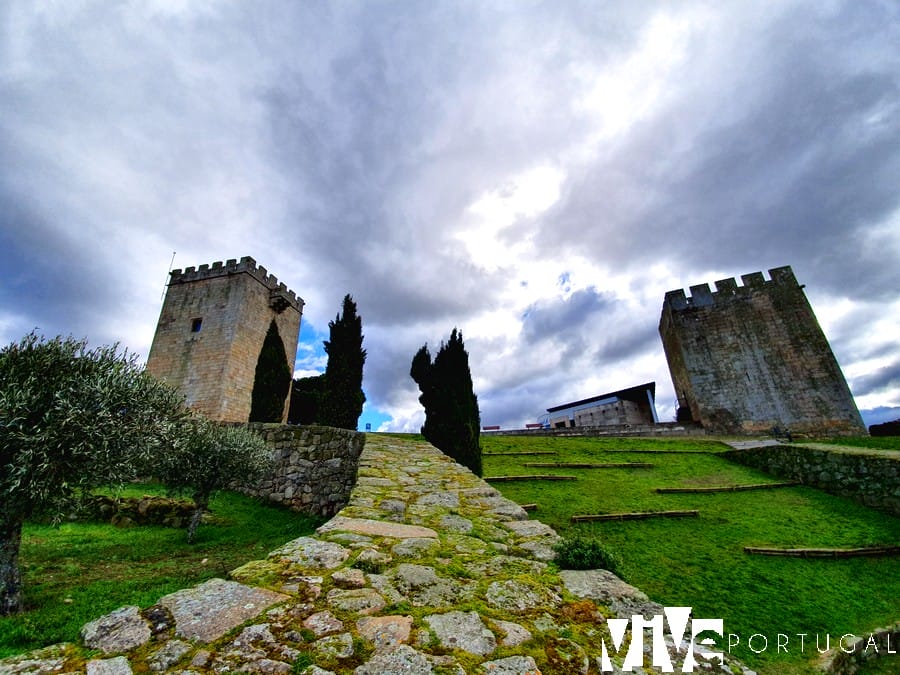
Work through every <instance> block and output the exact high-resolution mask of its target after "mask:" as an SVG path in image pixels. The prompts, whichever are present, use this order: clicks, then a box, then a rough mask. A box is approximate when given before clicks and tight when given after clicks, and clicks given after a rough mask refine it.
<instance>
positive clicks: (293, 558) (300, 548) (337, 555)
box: [269, 537, 350, 570]
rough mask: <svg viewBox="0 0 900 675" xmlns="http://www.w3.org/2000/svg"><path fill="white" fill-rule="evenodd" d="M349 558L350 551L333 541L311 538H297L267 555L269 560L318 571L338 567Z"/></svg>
mask: <svg viewBox="0 0 900 675" xmlns="http://www.w3.org/2000/svg"><path fill="white" fill-rule="evenodd" d="M349 557H350V549H346V548H344V547H343V546H341V545H340V544H335V543H334V542H333V541H322V540H321V539H313V538H312V537H298V538H297V539H294V540H293V541H289V542H288V543H287V544H285V545H284V546H281V547H279V548H277V549H275V550H274V551H272V552H271V553H270V554H269V558H275V559H276V560H283V561H286V562H292V563H296V564H297V565H300V566H301V567H309V568H312V569H320V570H330V569H334V568H335V567H339V566H340V565H341V564H343V562H344V561H345V560H346V559H347V558H349Z"/></svg>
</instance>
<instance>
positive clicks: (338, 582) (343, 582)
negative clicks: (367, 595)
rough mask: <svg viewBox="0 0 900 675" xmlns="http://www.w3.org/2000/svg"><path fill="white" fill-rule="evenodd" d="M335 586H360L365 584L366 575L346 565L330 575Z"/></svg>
mask: <svg viewBox="0 0 900 675" xmlns="http://www.w3.org/2000/svg"><path fill="white" fill-rule="evenodd" d="M331 580H332V581H333V582H334V585H335V586H339V587H340V588H362V587H363V586H365V585H366V575H365V574H363V571H362V570H359V569H354V568H352V567H347V568H345V569H342V570H338V571H337V572H335V573H334V574H332V575H331Z"/></svg>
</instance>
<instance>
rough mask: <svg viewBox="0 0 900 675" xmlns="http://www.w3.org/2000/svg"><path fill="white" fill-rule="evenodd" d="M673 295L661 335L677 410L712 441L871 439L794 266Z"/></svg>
mask: <svg viewBox="0 0 900 675" xmlns="http://www.w3.org/2000/svg"><path fill="white" fill-rule="evenodd" d="M769 274H770V276H771V281H766V280H765V279H764V278H763V275H762V273H761V272H755V273H753V274H745V275H744V276H743V277H741V279H742V281H743V284H744V285H743V286H738V285H737V282H736V281H735V280H734V279H722V280H720V281H717V282H716V292H711V291H710V289H709V286H708V285H707V284H700V285H697V286H691V297H686V296H685V293H684V291H683V290H681V289H678V290H674V291H670V292H668V293H666V297H665V301H664V303H663V310H662V315H661V317H660V324H659V332H660V336H661V337H662V341H663V347H664V349H665V352H666V359H667V360H668V363H669V370H670V372H671V375H672V381H673V384H674V385H675V393H676V396H677V397H678V400H679V406H680V407H682V408H688V409H690V412H691V416H692V418H693V420H694V421H697V422H700V423H701V424H703V426H704V427H706V428H707V429H709V430H710V431H712V432H714V433H723V434H734V433H742V434H743V433H750V434H755V433H769V432H770V431H771V429H772V428H773V427H774V426H779V427H789V428H790V430H791V432H793V433H795V434H808V435H811V436H833V435H838V434H865V433H866V432H865V426H864V425H863V423H862V419H861V418H860V416H859V411H858V410H857V408H856V404H855V403H854V401H853V396H852V395H851V393H850V390H849V388H848V387H847V383H846V380H845V379H844V376H843V373H842V372H841V369H840V366H839V365H838V362H837V360H836V359H835V358H834V354H833V353H832V351H831V347H830V345H829V344H828V340H827V339H826V338H825V334H824V333H823V332H822V329H821V328H820V327H819V323H818V321H817V320H816V317H815V314H814V313H813V310H812V308H811V307H810V305H809V302H808V301H807V299H806V295H805V294H804V292H803V287H802V286H800V285H799V284H798V283H797V279H796V278H795V277H794V273H793V271H792V270H791V268H790V267H779V268H776V269H772V270H769Z"/></svg>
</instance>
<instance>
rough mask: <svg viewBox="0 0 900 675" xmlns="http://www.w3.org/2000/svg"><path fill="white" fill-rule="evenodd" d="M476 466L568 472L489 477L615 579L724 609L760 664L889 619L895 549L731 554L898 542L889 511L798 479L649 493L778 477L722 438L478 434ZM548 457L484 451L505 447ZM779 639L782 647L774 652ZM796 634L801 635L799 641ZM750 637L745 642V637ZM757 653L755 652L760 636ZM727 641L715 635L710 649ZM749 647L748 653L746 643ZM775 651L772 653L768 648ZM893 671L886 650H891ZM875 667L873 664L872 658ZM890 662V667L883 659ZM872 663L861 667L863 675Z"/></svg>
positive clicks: (711, 613)
mask: <svg viewBox="0 0 900 675" xmlns="http://www.w3.org/2000/svg"><path fill="white" fill-rule="evenodd" d="M482 445H483V447H484V453H485V455H484V474H485V476H486V477H489V476H498V475H518V474H527V473H541V474H564V475H575V476H577V480H576V481H564V482H557V481H553V482H543V481H534V482H527V481H522V482H501V483H495V484H494V486H495V487H496V488H497V489H499V490H500V491H501V492H502V493H503V494H504V496H506V497H509V498H510V499H513V500H514V501H516V502H519V503H520V504H526V503H536V504H537V505H538V509H537V511H536V512H534V513H533V514H532V517H533V518H537V519H539V520H541V521H542V522H544V523H546V524H548V525H550V526H552V527H553V528H555V529H556V530H557V531H558V532H559V533H560V534H561V535H563V536H566V535H568V534H574V533H579V534H587V535H590V536H593V537H595V538H596V539H598V540H600V541H601V542H602V543H603V544H604V545H605V546H606V547H608V548H609V549H612V550H613V551H615V552H616V553H617V554H618V556H619V558H621V560H622V567H621V572H622V576H624V577H625V579H626V580H627V581H629V582H630V583H632V584H634V585H636V586H638V587H639V588H641V589H642V590H644V591H646V592H647V593H648V594H649V595H650V597H651V598H653V599H654V600H657V601H658V602H661V603H663V604H664V605H668V606H680V605H688V606H691V607H693V608H694V615H695V616H699V617H707V618H722V619H724V625H725V633H726V634H729V633H730V634H732V635H733V636H734V637H732V642H736V643H737V644H735V645H734V646H733V647H732V649H731V651H732V653H734V654H735V655H736V656H737V657H738V658H740V659H741V660H742V661H744V662H745V663H747V664H748V665H751V666H753V667H755V668H757V669H759V670H760V671H761V672H766V673H772V674H776V673H778V674H781V673H808V672H813V671H812V669H811V667H812V666H811V664H812V662H813V661H815V659H816V658H817V657H818V652H817V651H816V644H815V640H816V635H818V636H819V640H820V645H821V647H822V648H823V649H824V647H825V641H826V636H831V637H830V640H831V642H832V646H833V643H834V642H835V641H836V640H838V639H839V638H840V636H841V635H844V634H846V633H855V634H857V635H868V631H870V630H871V629H874V628H877V627H880V626H885V625H887V624H890V623H893V622H894V621H896V620H898V619H900V558H898V557H888V558H850V559H841V560H821V559H819V560H816V559H801V558H777V557H766V556H755V555H748V554H746V553H744V550H743V547H744V546H776V547H779V546H780V547H847V548H851V547H859V546H866V545H874V544H895V545H896V544H900V518H896V517H893V516H889V515H886V514H884V513H881V512H878V511H874V510H871V509H868V508H865V507H863V506H861V505H859V504H857V503H856V502H853V501H851V500H849V499H844V498H841V497H836V496H833V495H829V494H827V493H824V492H821V491H818V490H815V489H812V488H807V487H802V486H798V487H785V488H777V489H772V490H761V491H747V492H727V493H699V494H698V493H694V494H659V493H657V492H656V488H657V487H688V486H698V487H700V486H707V487H708V486H712V485H735V484H748V483H764V482H778V480H779V479H777V478H774V477H771V476H768V475H767V474H764V473H762V472H759V471H756V470H753V469H750V468H747V467H743V466H740V465H738V464H734V463H732V462H729V461H728V460H726V459H724V458H723V457H719V456H718V453H720V452H722V451H724V450H726V449H727V448H726V446H724V445H722V444H719V443H717V442H713V441H704V440H671V439H666V440H655V439H637V438H628V439H624V438H621V439H613V438H575V437H557V438H540V437H524V436H523V437H510V436H490V435H485V436H483V437H482ZM540 451H543V452H553V453H555V454H553V455H522V456H515V455H506V454H504V455H497V454H493V455H492V453H501V452H503V453H508V452H540ZM551 462H561V463H617V462H649V463H651V464H653V467H652V468H629V469H626V468H621V469H573V468H567V467H555V468H554V467H542V468H535V467H527V466H525V465H526V464H529V463H551ZM689 509H697V510H699V512H700V516H699V517H698V518H678V519H649V520H634V521H618V522H617V521H613V522H588V523H572V522H571V516H572V515H575V514H599V513H614V512H635V511H659V510H689ZM779 634H781V635H785V636H787V646H786V648H782V649H781V650H779V649H778V646H777V645H778V641H779V639H781V641H782V643H783V642H784V640H785V638H779V637H778V636H779ZM800 634H805V637H804V638H803V649H802V650H801V646H800V640H801V638H800V637H799V635H800ZM754 635H757V637H755V638H753V642H752V645H751V646H752V649H749V648H748V645H747V642H748V640H749V639H750V638H751V636H754ZM764 645H765V646H766V647H767V648H766V649H762V648H763V646H764ZM723 646H724V647H726V648H727V645H723ZM755 651H759V652H760V653H758V654H757V653H755ZM779 651H780V653H779ZM891 658H892V659H893V660H894V661H896V662H897V663H896V664H895V665H896V666H897V670H896V671H893V672H900V657H896V656H895V657H891ZM884 665H885V664H881V665H880V666H879V667H884ZM888 667H893V666H890V665H889V666H888ZM873 672H875V671H873Z"/></svg>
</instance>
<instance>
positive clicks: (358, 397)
mask: <svg viewBox="0 0 900 675" xmlns="http://www.w3.org/2000/svg"><path fill="white" fill-rule="evenodd" d="M328 328H329V331H330V334H329V338H330V339H329V340H327V341H325V342H324V346H325V352H326V353H327V354H328V365H327V366H326V367H325V386H324V393H323V395H322V403H321V407H320V408H319V420H318V422H319V424H324V425H326V426H330V427H339V428H342V429H356V427H357V425H358V424H359V416H360V415H361V414H362V408H363V403H365V402H366V395H365V394H364V393H363V390H362V379H363V365H364V364H365V362H366V350H365V349H363V348H362V343H363V334H362V317H360V316H358V315H357V313H356V303H355V302H353V298H352V297H350V295H349V294H347V295H345V296H344V303H343V307H342V312H341V313H340V314H338V315H337V316H336V317H335V319H334V321H329V322H328Z"/></svg>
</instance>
